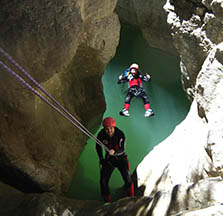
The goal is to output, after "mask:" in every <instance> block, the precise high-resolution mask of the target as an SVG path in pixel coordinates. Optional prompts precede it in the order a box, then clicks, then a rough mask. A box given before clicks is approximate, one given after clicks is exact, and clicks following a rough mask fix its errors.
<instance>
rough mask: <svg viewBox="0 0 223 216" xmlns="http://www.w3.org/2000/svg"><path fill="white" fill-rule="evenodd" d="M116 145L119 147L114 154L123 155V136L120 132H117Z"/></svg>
mask: <svg viewBox="0 0 223 216" xmlns="http://www.w3.org/2000/svg"><path fill="white" fill-rule="evenodd" d="M118 142H119V143H118V145H119V148H118V149H117V150H115V153H118V154H120V153H123V152H125V135H124V133H123V132H122V131H121V130H120V131H119V141H118Z"/></svg>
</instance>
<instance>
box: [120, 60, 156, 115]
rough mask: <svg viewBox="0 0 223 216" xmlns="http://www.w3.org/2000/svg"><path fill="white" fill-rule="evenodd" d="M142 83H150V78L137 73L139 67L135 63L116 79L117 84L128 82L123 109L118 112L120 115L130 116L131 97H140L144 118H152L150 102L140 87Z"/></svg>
mask: <svg viewBox="0 0 223 216" xmlns="http://www.w3.org/2000/svg"><path fill="white" fill-rule="evenodd" d="M142 81H144V82H148V81H151V76H150V75H149V74H148V73H146V75H143V74H141V73H140V71H139V65H138V64H136V63H133V64H131V66H130V67H129V69H127V70H125V74H124V75H123V74H121V75H120V76H119V79H118V84H122V83H125V82H128V93H127V95H126V98H125V104H124V108H123V109H122V111H121V112H120V115H123V116H130V114H129V107H130V102H131V100H132V98H133V97H141V98H142V99H143V102H144V108H145V117H148V116H153V115H154V112H153V111H152V109H151V108H150V102H149V99H148V96H147V94H146V92H145V90H144V89H143V87H142Z"/></svg>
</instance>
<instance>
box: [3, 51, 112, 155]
mask: <svg viewBox="0 0 223 216" xmlns="http://www.w3.org/2000/svg"><path fill="white" fill-rule="evenodd" d="M2 51H3V49H2V48H0V52H1V53H3V52H2ZM4 55H5V56H7V59H10V62H11V63H13V62H14V63H13V64H14V65H15V66H16V67H17V68H18V69H19V70H20V71H21V72H23V73H24V75H26V77H27V78H29V79H30V80H31V81H32V82H33V83H34V84H35V85H36V86H37V87H38V88H39V89H41V90H42V89H43V88H42V87H41V86H40V85H39V84H38V83H37V81H35V80H34V79H33V78H32V77H31V76H30V75H29V74H28V73H27V72H26V71H25V70H24V69H23V68H22V67H21V66H20V65H18V64H17V63H16V62H15V61H14V60H13V59H12V58H11V57H10V56H9V55H7V53H4ZM9 57H10V58H9ZM0 66H1V67H2V68H3V69H4V70H6V71H7V72H9V73H10V74H11V75H12V76H14V77H15V78H16V79H17V80H18V81H19V82H21V83H22V84H23V85H25V86H26V87H27V88H28V89H29V90H30V91H32V92H33V93H34V94H36V95H37V96H38V97H40V99H42V100H43V101H44V102H46V103H47V104H48V105H49V106H51V107H52V108H53V109H55V110H56V111H57V112H58V113H59V114H61V115H62V116H63V117H64V118H65V119H67V120H68V121H69V122H71V123H72V124H73V125H74V126H76V127H77V128H78V129H79V130H81V131H82V132H83V133H84V134H85V135H87V136H88V137H89V138H91V139H93V140H94V141H95V142H96V143H97V144H99V145H100V146H102V147H104V149H105V150H106V151H109V149H108V148H107V147H106V146H105V145H104V144H103V143H102V142H101V141H100V140H99V139H97V137H95V136H94V135H93V134H92V133H91V132H90V131H89V130H88V129H87V128H86V127H84V125H82V124H81V123H80V122H79V121H78V120H77V119H76V118H75V117H74V116H73V115H71V114H70V113H69V112H68V111H67V110H66V109H65V108H64V107H63V106H62V105H60V104H59V103H58V102H57V101H56V100H55V99H54V98H53V97H52V96H51V95H50V94H49V93H47V91H46V90H44V89H43V92H44V93H45V94H46V95H47V96H48V97H49V98H50V99H52V100H53V101H54V102H55V103H56V104H57V105H58V106H59V107H60V108H61V109H62V110H63V111H64V112H66V113H67V114H68V115H69V116H70V117H71V118H72V119H73V120H74V121H76V122H77V123H78V124H79V125H78V124H77V123H75V122H74V121H73V120H71V119H70V118H69V117H67V116H66V115H65V114H64V113H63V112H61V110H59V109H58V108H57V107H56V106H54V105H53V104H52V103H51V102H50V101H48V100H47V99H46V98H45V97H43V96H42V95H41V94H40V93H39V92H38V91H36V90H35V89H34V88H33V87H32V86H30V85H29V84H28V83H27V82H26V81H25V80H24V79H23V78H22V77H21V76H19V75H18V74H17V73H16V72H14V71H13V70H11V69H10V68H9V67H8V66H7V65H5V64H4V63H3V62H2V61H0Z"/></svg>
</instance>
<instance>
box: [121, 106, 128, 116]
mask: <svg viewBox="0 0 223 216" xmlns="http://www.w3.org/2000/svg"><path fill="white" fill-rule="evenodd" d="M119 114H120V115H123V116H130V114H129V111H128V110H127V109H125V108H124V109H123V110H122V111H121V112H120V113H119Z"/></svg>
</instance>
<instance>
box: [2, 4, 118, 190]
mask: <svg viewBox="0 0 223 216" xmlns="http://www.w3.org/2000/svg"><path fill="white" fill-rule="evenodd" d="M116 4H117V0H115V1H114V0H108V1H106V2H103V1H99V0H96V1H94V2H92V1H90V0H89V1H81V0H75V1H68V0H65V1H52V0H47V1H43V2H33V1H10V2H7V1H3V2H1V8H0V28H1V34H0V47H1V48H3V49H4V50H5V51H7V52H8V53H9V54H10V55H11V56H12V57H13V58H14V59H15V60H16V61H17V62H18V63H19V64H20V65H21V66H23V68H24V69H25V70H26V71H27V72H28V73H30V74H31V75H32V76H33V77H34V78H35V79H36V80H37V81H38V82H39V83H40V84H41V85H42V86H43V87H44V88H45V89H46V90H47V91H48V92H49V93H50V94H51V95H52V96H53V97H54V98H55V99H56V100H57V101H58V102H59V103H60V104H62V105H63V106H65V108H66V109H67V110H68V111H70V113H72V114H73V115H74V116H75V117H76V118H77V119H78V120H79V121H80V122H82V124H84V125H85V126H86V127H87V128H89V129H90V130H93V129H95V128H96V127H97V126H98V125H99V122H100V120H101V118H102V115H103V112H104V110H105V101H104V96H103V89H102V84H101V76H102V74H103V72H104V67H105V66H106V64H107V63H108V62H109V61H110V60H111V58H112V57H113V56H114V54H115V51H116V47H117V45H118V42H119V31H120V24H119V20H118V17H117V15H116V14H115V13H114V8H115V6H116ZM0 60H1V61H3V62H4V63H5V64H6V65H8V66H10V67H11V68H12V69H13V70H15V71H17V72H18V70H16V68H15V67H13V66H12V65H11V64H9V62H8V61H7V60H6V59H5V58H4V57H3V56H2V55H0ZM0 71H1V79H0V86H1V88H0V114H1V115H0V116H1V117H0V122H1V123H0V134H1V138H0V152H1V153H0V154H1V155H0V173H1V174H0V179H1V180H3V181H5V182H7V183H9V184H12V185H14V186H15V187H17V188H19V189H21V190H23V191H25V192H40V191H54V192H66V190H67V188H68V187H69V185H70V183H71V180H72V177H73V175H74V172H75V168H76V164H77V160H78V157H79V155H80V152H81V151H82V149H83V146H84V143H85V141H86V139H87V137H86V136H85V135H84V134H83V133H81V132H80V131H79V130H78V129H76V128H75V127H74V126H73V125H72V124H71V123H69V122H68V121H67V120H65V119H64V118H63V117H62V116H60V115H59V114H58V113H57V112H56V111H54V110H53V109H51V108H50V107H49V106H48V105H47V104H46V103H45V102H43V101H42V100H40V98H39V97H37V96H35V95H34V94H32V93H31V92H29V91H28V90H27V89H26V87H24V86H23V85H22V84H21V83H19V82H17V81H16V80H15V78H13V77H11V76H10V75H9V74H7V72H6V71H4V70H3V69H2V68H0ZM19 74H20V75H22V74H21V73H19ZM22 77H23V78H25V77H24V76H22ZM25 80H27V79H25ZM86 113H90V114H89V115H86ZM14 179H16V181H15V180H14Z"/></svg>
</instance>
